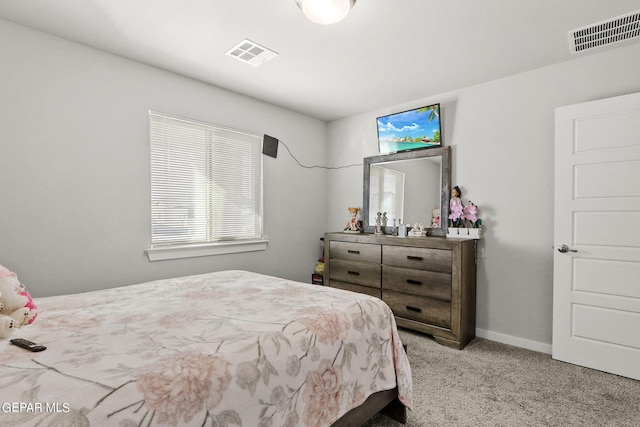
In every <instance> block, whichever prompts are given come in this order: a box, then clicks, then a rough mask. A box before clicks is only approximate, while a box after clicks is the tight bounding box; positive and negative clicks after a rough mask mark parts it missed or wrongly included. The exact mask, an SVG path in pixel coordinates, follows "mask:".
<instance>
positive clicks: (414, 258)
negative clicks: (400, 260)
mask: <svg viewBox="0 0 640 427" xmlns="http://www.w3.org/2000/svg"><path fill="white" fill-rule="evenodd" d="M407 259H410V260H411V261H423V260H424V258H422V257H421V256H413V255H407Z"/></svg>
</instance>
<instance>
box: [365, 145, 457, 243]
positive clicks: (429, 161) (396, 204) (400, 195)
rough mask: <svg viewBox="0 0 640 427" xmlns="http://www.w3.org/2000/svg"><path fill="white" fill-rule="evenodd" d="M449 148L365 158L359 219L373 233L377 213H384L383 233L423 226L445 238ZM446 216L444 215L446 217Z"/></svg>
mask: <svg viewBox="0 0 640 427" xmlns="http://www.w3.org/2000/svg"><path fill="white" fill-rule="evenodd" d="M449 173H450V160H449V149H448V147H443V148H439V149H432V150H420V151H414V152H405V153H396V154H389V155H382V156H374V157H368V158H366V159H365V176H364V184H365V187H364V191H363V193H364V194H363V197H364V200H363V212H362V220H363V221H364V227H365V231H366V232H373V228H374V226H375V224H376V218H377V215H378V212H381V213H384V212H386V218H387V224H386V229H385V232H387V233H389V232H390V231H391V229H392V227H393V225H394V219H395V220H396V224H400V223H403V224H409V225H411V226H413V225H414V224H416V223H417V224H422V225H424V226H425V227H428V228H430V229H431V230H430V231H431V232H430V233H429V234H430V235H438V236H439V235H444V234H445V231H444V230H445V228H444V227H446V221H444V226H443V224H442V221H440V222H439V223H434V222H433V218H434V216H439V217H442V216H443V215H446V212H443V207H444V210H445V211H446V203H447V200H448V197H449V191H450V190H449ZM445 217H446V216H445Z"/></svg>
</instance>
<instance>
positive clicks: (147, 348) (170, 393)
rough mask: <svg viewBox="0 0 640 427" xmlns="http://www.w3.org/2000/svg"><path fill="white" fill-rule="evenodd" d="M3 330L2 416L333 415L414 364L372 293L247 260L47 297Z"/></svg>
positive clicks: (268, 422) (149, 421) (125, 422)
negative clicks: (25, 320)
mask: <svg viewBox="0 0 640 427" xmlns="http://www.w3.org/2000/svg"><path fill="white" fill-rule="evenodd" d="M36 303H37V304H38V306H39V311H40V314H39V316H38V319H37V320H36V321H35V322H34V323H33V324H32V325H29V326H24V327H23V328H21V329H18V330H17V331H16V333H14V335H13V337H23V338H26V339H29V340H31V341H35V342H37V343H39V344H42V345H45V346H46V347H47V349H46V350H45V351H42V352H39V353H32V352H29V351H27V350H24V349H21V348H18V347H16V346H14V345H10V344H9V341H8V339H5V340H2V341H0V404H1V405H2V406H1V407H0V425H2V426H34V425H42V426H48V425H54V426H76V425H77V426H96V427H98V426H99V427H102V426H110V425H114V426H115V425H117V426H137V425H142V426H151V425H159V426H161V425H172V426H175V425H185V426H203V425H207V426H216V427H234V426H244V427H267V426H329V425H331V423H333V422H334V421H336V420H337V419H338V418H339V417H340V416H342V415H343V414H345V413H346V412H347V411H349V410H350V409H352V408H354V407H356V406H358V405H360V404H361V403H362V402H364V400H365V399H366V398H367V397H368V396H369V395H371V394H372V393H374V392H376V391H381V390H388V389H392V388H394V387H396V386H397V387H398V391H399V397H400V400H401V402H402V403H404V405H405V406H407V407H411V403H412V401H411V399H412V394H411V393H412V382H411V371H410V367H409V363H408V360H407V357H406V355H405V352H404V350H403V348H402V345H401V342H400V338H399V336H398V333H397V330H396V324H395V319H394V317H393V315H392V313H391V310H390V309H389V308H388V307H387V306H386V304H384V303H383V302H382V301H380V300H379V299H376V298H372V297H369V296H367V295H361V294H354V293H350V292H346V291H342V290H339V289H335V288H329V287H322V286H317V285H311V284H304V283H299V282H292V281H289V280H284V279H279V278H276V277H271V276H264V275H259V274H256V273H250V272H246V271H224V272H217V273H210V274H204V275H197V276H189V277H182V278H176V279H167V280H159V281H155V282H148V283H143V284H140V285H133V286H126V287H121V288H114V289H108V290H104V291H95V292H87V293H82V294H75V295H64V296H55V297H47V298H40V299H37V300H36Z"/></svg>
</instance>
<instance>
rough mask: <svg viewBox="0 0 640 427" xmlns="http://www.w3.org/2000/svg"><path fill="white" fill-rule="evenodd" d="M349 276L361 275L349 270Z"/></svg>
mask: <svg viewBox="0 0 640 427" xmlns="http://www.w3.org/2000/svg"><path fill="white" fill-rule="evenodd" d="M347 274H350V275H352V276H359V275H360V273H359V272H358V271H351V270H347Z"/></svg>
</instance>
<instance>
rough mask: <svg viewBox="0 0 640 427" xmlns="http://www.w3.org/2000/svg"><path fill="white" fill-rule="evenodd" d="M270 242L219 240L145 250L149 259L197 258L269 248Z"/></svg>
mask: <svg viewBox="0 0 640 427" xmlns="http://www.w3.org/2000/svg"><path fill="white" fill-rule="evenodd" d="M268 242H269V241H268V240H252V241H249V242H218V243H207V244H202V245H185V246H172V247H164V248H162V247H158V248H149V249H147V250H146V251H145V252H146V253H147V257H148V258H149V261H164V260H168V259H180V258H195V257H201V256H210V255H224V254H235V253H240V252H253V251H264V250H265V249H267V243H268Z"/></svg>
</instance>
